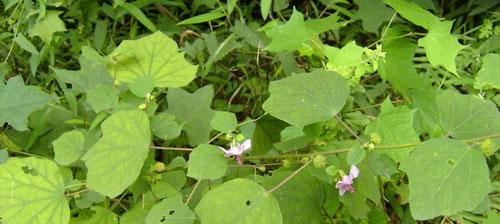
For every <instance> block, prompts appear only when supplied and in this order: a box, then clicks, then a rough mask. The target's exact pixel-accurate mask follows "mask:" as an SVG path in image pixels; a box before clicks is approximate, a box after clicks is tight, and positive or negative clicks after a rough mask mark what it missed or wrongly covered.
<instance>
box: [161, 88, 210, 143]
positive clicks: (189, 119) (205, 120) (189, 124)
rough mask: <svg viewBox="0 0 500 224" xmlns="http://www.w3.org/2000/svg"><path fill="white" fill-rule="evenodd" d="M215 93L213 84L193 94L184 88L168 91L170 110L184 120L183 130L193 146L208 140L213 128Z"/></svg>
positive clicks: (181, 120) (180, 119)
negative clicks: (211, 123)
mask: <svg viewBox="0 0 500 224" xmlns="http://www.w3.org/2000/svg"><path fill="white" fill-rule="evenodd" d="M213 95H214V90H213V87H212V86H211V85H209V86H204V87H203V88H200V89H198V90H196V92H194V93H192V94H191V93H189V92H186V91H185V90H183V89H169V91H168V95H167V102H168V105H169V108H168V112H169V113H172V114H174V115H175V117H176V118H177V119H178V120H179V121H180V122H184V127H183V130H184V131H186V133H187V135H188V137H189V143H190V144H191V145H193V146H194V145H199V144H202V143H206V142H208V138H209V134H210V131H211V130H212V127H211V126H210V121H211V120H212V118H213V116H214V111H213V110H212V109H210V104H211V102H212V97H213Z"/></svg>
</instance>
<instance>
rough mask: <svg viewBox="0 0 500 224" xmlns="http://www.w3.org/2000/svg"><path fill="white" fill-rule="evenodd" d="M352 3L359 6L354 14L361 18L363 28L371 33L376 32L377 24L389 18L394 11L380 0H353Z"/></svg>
mask: <svg viewBox="0 0 500 224" xmlns="http://www.w3.org/2000/svg"><path fill="white" fill-rule="evenodd" d="M354 3H356V4H357V5H358V7H359V10H358V11H356V12H355V13H354V16H355V17H356V18H359V19H361V21H362V22H363V29H364V30H367V31H370V32H372V33H378V28H379V26H380V25H382V23H384V22H385V21H388V20H389V19H391V16H392V14H393V13H394V11H393V10H392V9H391V8H389V7H387V6H385V4H384V2H383V1H382V0H354Z"/></svg>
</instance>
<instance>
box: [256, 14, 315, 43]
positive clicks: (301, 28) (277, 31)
mask: <svg viewBox="0 0 500 224" xmlns="http://www.w3.org/2000/svg"><path fill="white" fill-rule="evenodd" d="M266 35H267V36H269V37H270V38H271V43H269V44H268V45H267V46H266V48H265V49H266V50H270V51H275V52H280V51H294V50H297V49H298V48H300V47H302V44H304V43H306V42H308V41H309V39H310V38H312V37H314V36H315V35H316V32H314V31H313V30H311V29H309V28H307V26H306V24H305V22H304V15H302V13H300V12H299V11H297V10H295V9H294V10H293V13H292V16H291V17H290V19H289V20H288V22H286V24H284V25H276V26H274V27H272V28H270V29H269V30H266Z"/></svg>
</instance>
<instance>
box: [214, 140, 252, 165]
mask: <svg viewBox="0 0 500 224" xmlns="http://www.w3.org/2000/svg"><path fill="white" fill-rule="evenodd" d="M251 147H252V142H251V141H250V139H247V140H245V141H243V143H241V144H240V143H237V144H235V143H234V142H233V143H231V145H230V148H229V150H226V149H225V148H222V147H219V148H220V150H222V151H223V152H224V156H225V157H226V158H229V157H231V156H234V158H235V159H236V161H237V162H238V164H239V165H243V162H242V161H241V155H242V154H243V153H244V152H245V151H247V150H248V149H250V148H251Z"/></svg>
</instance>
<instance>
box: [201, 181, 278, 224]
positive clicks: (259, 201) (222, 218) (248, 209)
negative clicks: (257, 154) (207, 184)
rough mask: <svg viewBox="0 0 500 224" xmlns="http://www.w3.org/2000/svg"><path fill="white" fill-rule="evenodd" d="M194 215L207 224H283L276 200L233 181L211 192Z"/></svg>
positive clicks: (257, 188)
mask: <svg viewBox="0 0 500 224" xmlns="http://www.w3.org/2000/svg"><path fill="white" fill-rule="evenodd" d="M195 211H196V213H197V214H198V216H199V217H200V219H201V222H202V223H205V224H253V223H259V224H281V223H282V218H281V212H280V207H279V204H278V202H277V201H276V199H275V198H274V197H273V196H272V195H270V194H268V193H267V192H266V190H265V189H264V188H262V186H260V185H259V184H257V183H255V182H253V181H251V180H247V179H234V180H231V181H228V182H225V183H224V184H222V185H221V186H218V187H216V188H214V189H213V190H211V191H209V192H208V193H207V194H205V196H204V197H203V198H202V199H201V201H200V202H199V203H198V205H197V206H196V209H195Z"/></svg>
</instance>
